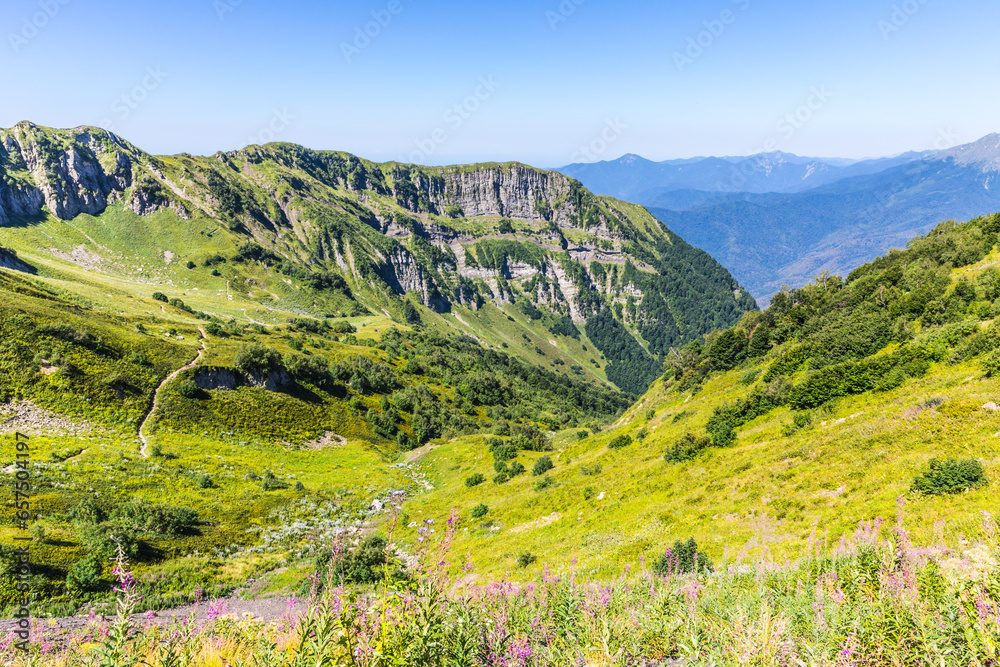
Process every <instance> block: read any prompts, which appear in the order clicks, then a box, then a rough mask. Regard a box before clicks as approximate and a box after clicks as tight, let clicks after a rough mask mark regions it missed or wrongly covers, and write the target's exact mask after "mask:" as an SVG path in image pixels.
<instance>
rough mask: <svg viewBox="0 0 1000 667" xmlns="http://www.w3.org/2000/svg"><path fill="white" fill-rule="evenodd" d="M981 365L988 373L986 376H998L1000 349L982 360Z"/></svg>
mask: <svg viewBox="0 0 1000 667" xmlns="http://www.w3.org/2000/svg"><path fill="white" fill-rule="evenodd" d="M979 365H980V367H981V368H982V369H983V372H984V373H986V377H997V376H998V375H1000V350H997V351H996V352H991V353H990V354H989V355H988V356H987V357H986V358H985V359H983V360H982V361H981V362H980V364H979Z"/></svg>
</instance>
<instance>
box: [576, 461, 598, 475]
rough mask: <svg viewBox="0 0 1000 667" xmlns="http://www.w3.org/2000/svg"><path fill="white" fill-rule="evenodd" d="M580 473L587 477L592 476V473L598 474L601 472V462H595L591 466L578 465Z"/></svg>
mask: <svg viewBox="0 0 1000 667" xmlns="http://www.w3.org/2000/svg"><path fill="white" fill-rule="evenodd" d="M580 474H581V475H587V476H588V477H589V476H593V475H600V474H601V464H600V463H595V464H594V465H592V466H580Z"/></svg>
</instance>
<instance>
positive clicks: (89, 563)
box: [66, 554, 104, 592]
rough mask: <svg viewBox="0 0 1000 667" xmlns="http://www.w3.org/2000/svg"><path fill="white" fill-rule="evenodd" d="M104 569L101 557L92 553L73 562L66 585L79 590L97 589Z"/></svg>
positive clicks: (73, 589)
mask: <svg viewBox="0 0 1000 667" xmlns="http://www.w3.org/2000/svg"><path fill="white" fill-rule="evenodd" d="M103 571H104V567H103V565H102V561H101V559H100V558H99V557H98V556H97V555H96V554H90V555H88V556H87V557H86V558H84V559H83V560H78V561H77V562H75V563H73V565H72V566H71V567H70V568H69V573H68V574H67V575H66V586H67V587H69V588H70V590H72V591H77V592H88V591H93V590H96V589H97V587H98V585H99V584H100V581H101V573H102V572H103Z"/></svg>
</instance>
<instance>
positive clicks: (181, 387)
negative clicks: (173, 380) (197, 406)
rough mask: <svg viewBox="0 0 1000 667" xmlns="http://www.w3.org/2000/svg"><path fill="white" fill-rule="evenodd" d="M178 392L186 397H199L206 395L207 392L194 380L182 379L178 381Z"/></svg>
mask: <svg viewBox="0 0 1000 667" xmlns="http://www.w3.org/2000/svg"><path fill="white" fill-rule="evenodd" d="M177 393H178V394H180V395H181V396H183V397H184V398H192V399H197V398H202V397H203V396H205V393H206V392H205V391H204V390H203V389H202V388H201V387H199V386H198V385H197V384H196V383H195V381H194V380H181V381H180V382H178V383H177Z"/></svg>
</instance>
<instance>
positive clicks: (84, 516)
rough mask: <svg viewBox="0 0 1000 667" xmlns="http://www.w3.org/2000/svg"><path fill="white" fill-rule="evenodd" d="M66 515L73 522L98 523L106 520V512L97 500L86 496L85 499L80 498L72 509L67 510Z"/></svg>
mask: <svg viewBox="0 0 1000 667" xmlns="http://www.w3.org/2000/svg"><path fill="white" fill-rule="evenodd" d="M67 516H68V517H69V518H70V520H72V521H75V522H79V523H86V524H98V523H101V522H103V521H106V520H107V518H108V513H107V512H106V511H105V510H104V508H103V507H101V506H100V505H99V504H98V502H97V500H95V499H94V498H87V499H85V500H81V501H80V502H79V503H78V504H77V505H76V506H75V507H74V508H73V509H71V510H70V511H69V513H68V514H67Z"/></svg>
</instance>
